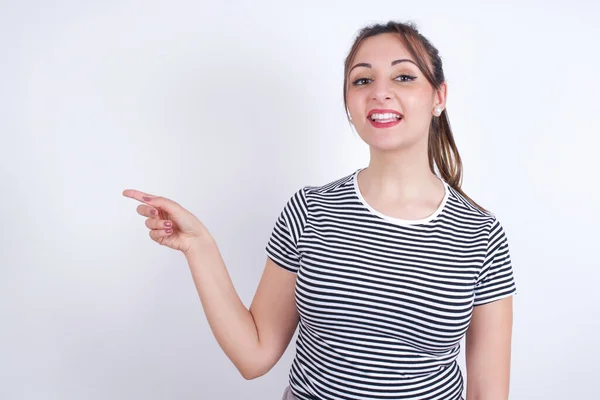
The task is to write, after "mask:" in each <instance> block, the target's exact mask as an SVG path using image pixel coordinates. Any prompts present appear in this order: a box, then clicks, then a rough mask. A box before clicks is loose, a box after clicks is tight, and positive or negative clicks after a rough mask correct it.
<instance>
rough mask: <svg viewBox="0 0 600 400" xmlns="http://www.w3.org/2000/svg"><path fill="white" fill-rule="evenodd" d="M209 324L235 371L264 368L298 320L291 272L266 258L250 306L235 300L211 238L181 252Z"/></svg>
mask: <svg viewBox="0 0 600 400" xmlns="http://www.w3.org/2000/svg"><path fill="white" fill-rule="evenodd" d="M186 258H187V261H188V263H189V265H190V270H191V272H192V277H193V278H194V283H195V286H196V290H197V291H198V295H199V296H200V300H201V302H202V306H203V308H204V313H205V314H206V318H207V320H208V323H209V325H210V328H211V330H212V332H213V334H214V336H215V338H216V339H217V342H218V343H219V346H221V349H223V351H224V352H225V354H226V355H227V357H228V358H229V359H230V360H231V361H232V362H233V364H234V365H235V367H236V368H237V369H238V371H240V373H241V375H242V376H243V377H244V378H246V379H254V378H257V377H259V376H261V375H264V374H265V373H267V372H268V371H269V370H270V369H271V368H272V367H273V366H274V365H275V364H276V363H277V361H278V360H279V359H280V358H281V356H282V355H283V353H284V352H285V350H286V348H287V346H288V344H289V342H290V340H291V338H292V336H293V335H294V332H295V330H296V327H297V325H298V319H299V317H298V311H297V309H296V302H295V298H294V289H295V284H296V274H294V273H292V272H290V271H287V270H285V269H283V268H281V267H279V266H278V265H276V264H275V263H274V262H273V261H272V260H271V259H269V258H267V262H266V265H265V269H264V272H263V275H262V278H261V281H260V283H259V285H258V289H257V291H256V294H255V296H254V300H253V302H252V305H251V306H250V310H248V308H246V306H245V305H244V304H243V303H242V301H241V300H240V298H239V296H238V294H237V292H236V290H235V288H234V286H233V283H232V281H231V278H230V276H229V274H228V272H227V268H226V267H225V264H224V262H223V259H222V257H221V254H220V252H219V249H218V247H217V245H216V243H215V242H214V240H207V241H204V242H203V243H201V244H197V245H196V246H194V247H193V248H192V249H191V250H190V251H189V252H188V253H187V254H186Z"/></svg>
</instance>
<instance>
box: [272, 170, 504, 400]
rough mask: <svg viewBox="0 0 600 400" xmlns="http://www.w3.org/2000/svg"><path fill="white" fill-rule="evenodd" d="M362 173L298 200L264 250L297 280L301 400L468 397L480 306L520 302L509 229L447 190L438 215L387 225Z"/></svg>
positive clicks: (296, 379) (295, 367)
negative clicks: (466, 351) (472, 332)
mask: <svg viewBox="0 0 600 400" xmlns="http://www.w3.org/2000/svg"><path fill="white" fill-rule="evenodd" d="M361 169H362V168H361ZM361 169H358V170H356V171H355V172H354V173H352V174H350V175H348V176H345V177H343V178H341V179H338V180H336V181H334V182H331V183H328V184H326V185H323V186H305V187H303V188H302V189H300V190H298V191H297V192H296V193H294V194H293V195H292V196H291V198H290V199H289V201H288V202H287V204H286V205H285V207H284V208H283V210H282V212H281V214H280V215H279V218H278V219H277V221H276V223H275V226H274V228H273V231H272V233H271V236H270V238H269V241H268V244H267V246H266V252H267V255H268V256H269V257H270V258H271V259H272V260H273V261H274V262H275V263H276V264H278V265H279V266H280V267H282V268H285V269H287V270H289V271H291V272H294V273H296V274H297V277H296V290H295V298H296V305H297V307H298V312H299V315H300V323H299V332H298V338H297V341H296V354H295V357H294V360H293V363H292V366H291V370H290V374H289V384H290V387H291V390H292V392H293V394H294V395H295V396H296V397H297V398H298V399H301V400H304V399H319V400H322V399H388V400H392V399H394V400H396V399H440V400H454V399H457V400H458V399H461V398H462V392H463V387H464V383H463V378H462V374H461V371H460V368H459V366H458V363H457V361H456V359H457V356H458V354H459V350H460V341H461V339H462V338H463V337H464V335H465V333H466V331H467V328H468V326H469V322H470V320H471V315H472V312H473V307H474V306H479V305H482V304H485V303H489V302H492V301H495V300H498V299H501V298H504V297H507V296H510V295H513V294H516V286H515V281H514V278H513V271H512V265H511V260H510V254H509V248H508V242H507V239H506V235H505V233H504V230H503V228H502V225H501V224H500V222H499V221H498V219H496V217H495V216H493V215H492V214H490V213H485V212H483V211H481V210H479V209H477V208H476V207H475V206H474V205H473V204H472V203H470V202H469V201H467V199H466V198H465V197H464V196H462V195H461V194H460V193H458V192H457V191H456V190H454V189H453V188H452V187H451V186H450V185H448V184H447V183H446V182H444V181H443V180H442V182H443V183H444V187H445V196H444V199H443V201H442V203H441V204H440V206H439V207H438V209H437V210H436V211H435V212H434V213H433V214H432V215H430V216H429V217H427V218H424V219H421V220H410V221H407V220H401V219H398V218H392V217H389V216H386V215H383V214H381V213H379V212H378V211H377V210H375V209H374V208H372V207H371V206H370V205H369V204H367V203H366V201H365V200H364V198H363V197H362V195H361V193H360V190H359V189H358V185H357V176H358V172H360V170H361Z"/></svg>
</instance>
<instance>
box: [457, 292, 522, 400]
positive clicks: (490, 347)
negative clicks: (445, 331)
mask: <svg viewBox="0 0 600 400" xmlns="http://www.w3.org/2000/svg"><path fill="white" fill-rule="evenodd" d="M512 299H513V296H509V297H506V298H504V299H501V300H496V301H492V302H490V303H487V304H483V305H480V306H476V307H474V308H473V316H472V317H471V323H470V325H469V328H468V330H467V336H466V348H465V350H466V363H467V400H507V399H508V389H509V380H510V352H511V340H512V325H513V300H512Z"/></svg>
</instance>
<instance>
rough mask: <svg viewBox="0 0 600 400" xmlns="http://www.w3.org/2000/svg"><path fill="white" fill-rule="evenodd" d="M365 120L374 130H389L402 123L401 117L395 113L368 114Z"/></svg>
mask: <svg viewBox="0 0 600 400" xmlns="http://www.w3.org/2000/svg"><path fill="white" fill-rule="evenodd" d="M367 119H368V120H369V122H370V123H371V125H373V126H374V127H375V128H390V127H392V126H396V125H398V124H399V123H400V121H402V115H401V114H399V113H397V112H395V111H394V112H370V113H369V115H368V117H367Z"/></svg>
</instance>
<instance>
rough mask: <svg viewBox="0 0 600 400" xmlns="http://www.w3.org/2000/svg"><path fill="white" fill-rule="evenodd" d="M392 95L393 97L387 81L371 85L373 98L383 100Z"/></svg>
mask: <svg viewBox="0 0 600 400" xmlns="http://www.w3.org/2000/svg"><path fill="white" fill-rule="evenodd" d="M392 97H394V92H393V91H392V89H391V87H390V85H389V84H388V83H387V82H379V83H375V85H373V100H376V101H385V100H389V99H391V98H392Z"/></svg>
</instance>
